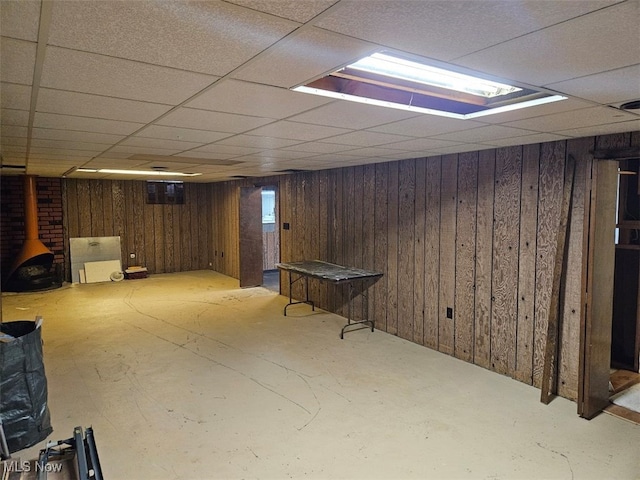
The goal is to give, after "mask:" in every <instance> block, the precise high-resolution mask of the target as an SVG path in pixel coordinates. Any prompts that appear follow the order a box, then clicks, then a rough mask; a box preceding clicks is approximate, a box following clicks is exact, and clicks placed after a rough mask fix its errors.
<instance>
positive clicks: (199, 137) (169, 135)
mask: <svg viewBox="0 0 640 480" xmlns="http://www.w3.org/2000/svg"><path fill="white" fill-rule="evenodd" d="M230 135H232V134H230V133H222V132H210V131H207V130H195V129H193V128H178V127H164V126H162V125H149V126H148V127H146V128H145V129H144V130H142V131H140V132H138V133H137V134H136V136H138V137H147V138H162V139H165V140H180V141H183V142H197V143H210V142H215V141H217V140H221V139H223V138H227V137H228V136H230Z"/></svg>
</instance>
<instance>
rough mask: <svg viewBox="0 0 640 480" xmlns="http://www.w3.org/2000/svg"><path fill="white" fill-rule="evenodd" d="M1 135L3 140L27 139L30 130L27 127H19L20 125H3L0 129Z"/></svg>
mask: <svg viewBox="0 0 640 480" xmlns="http://www.w3.org/2000/svg"><path fill="white" fill-rule="evenodd" d="M0 132H1V133H2V135H0V136H1V137H2V138H4V137H24V138H27V133H28V129H27V127H23V126H19V125H2V127H0Z"/></svg>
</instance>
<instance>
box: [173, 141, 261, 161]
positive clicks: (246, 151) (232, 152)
mask: <svg viewBox="0 0 640 480" xmlns="http://www.w3.org/2000/svg"><path fill="white" fill-rule="evenodd" d="M255 138H258V139H262V138H263V137H255ZM239 144H240V145H238V146H236V145H223V144H222V143H214V144H212V145H205V146H203V147H200V148H196V149H194V150H190V151H189V152H185V154H184V155H186V156H190V155H196V154H198V153H203V154H206V155H211V154H215V155H228V157H227V158H231V157H237V156H238V155H250V154H252V153H257V152H259V151H261V150H262V148H254V147H249V146H246V144H245V143H244V142H239Z"/></svg>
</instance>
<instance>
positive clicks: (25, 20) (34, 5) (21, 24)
mask: <svg viewBox="0 0 640 480" xmlns="http://www.w3.org/2000/svg"><path fill="white" fill-rule="evenodd" d="M0 8H2V15H0V19H1V21H0V32H2V35H3V36H5V37H12V38H19V39H22V40H29V41H30V42H37V41H38V26H39V25H40V0H2V5H1V7H0Z"/></svg>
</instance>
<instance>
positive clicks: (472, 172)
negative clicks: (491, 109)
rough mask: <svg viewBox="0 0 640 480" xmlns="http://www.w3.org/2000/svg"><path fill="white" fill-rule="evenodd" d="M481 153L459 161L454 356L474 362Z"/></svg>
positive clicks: (467, 154)
mask: <svg viewBox="0 0 640 480" xmlns="http://www.w3.org/2000/svg"><path fill="white" fill-rule="evenodd" d="M477 190H478V153H477V152H472V153H463V154H460V156H459V158H458V207H457V209H458V212H457V218H456V274H455V282H456V283H455V307H454V311H455V332H454V337H455V344H454V355H455V356H456V357H458V358H460V359H462V360H465V361H467V362H472V361H473V344H474V329H475V315H474V312H475V258H476V216H477V211H476V208H477V200H478V192H477Z"/></svg>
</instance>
